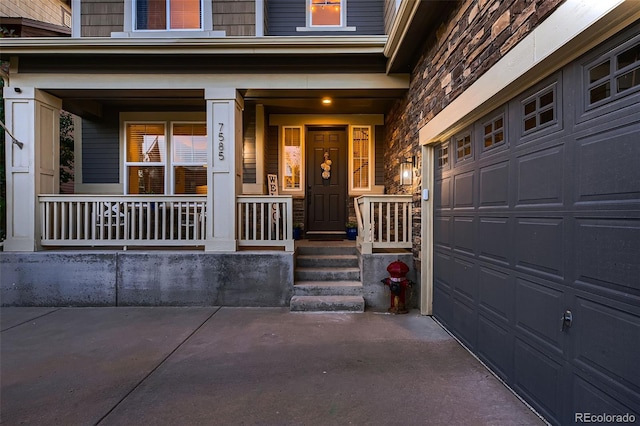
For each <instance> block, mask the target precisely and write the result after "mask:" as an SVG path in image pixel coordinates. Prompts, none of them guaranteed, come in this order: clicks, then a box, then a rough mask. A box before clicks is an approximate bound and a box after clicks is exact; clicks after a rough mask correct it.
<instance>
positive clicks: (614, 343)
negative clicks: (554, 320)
mask: <svg viewBox="0 0 640 426" xmlns="http://www.w3.org/2000/svg"><path fill="white" fill-rule="evenodd" d="M587 297H588V298H587ZM594 299H596V298H594V297H591V296H588V295H587V294H586V295H585V296H582V297H581V296H577V297H576V300H575V302H574V303H572V306H573V307H574V308H573V314H574V322H575V324H576V327H572V328H571V329H570V338H571V339H572V340H573V342H574V345H573V350H574V352H573V357H572V358H573V361H574V363H575V365H576V366H577V367H578V368H580V369H582V370H584V371H587V372H589V373H590V374H591V375H594V376H596V377H598V378H599V379H600V380H601V381H603V382H605V383H616V386H623V387H626V388H628V389H629V390H630V391H631V392H634V393H635V394H636V395H640V368H638V361H639V358H638V357H639V354H640V307H638V306H636V307H631V306H629V305H624V304H616V305H614V304H612V303H611V302H608V301H607V299H600V300H594ZM578 324H579V327H578V326H577V325H578Z"/></svg>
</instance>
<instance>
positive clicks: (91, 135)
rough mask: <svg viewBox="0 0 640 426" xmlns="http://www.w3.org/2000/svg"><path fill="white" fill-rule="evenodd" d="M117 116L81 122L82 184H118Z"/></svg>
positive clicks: (106, 116) (109, 115)
mask: <svg viewBox="0 0 640 426" xmlns="http://www.w3.org/2000/svg"><path fill="white" fill-rule="evenodd" d="M118 128H119V121H118V114H108V115H107V114H106V115H105V116H104V117H102V118H101V119H96V120H92V119H86V118H85V119H83V120H82V183H118V182H119V181H120V150H119V145H120V143H119V138H118Z"/></svg>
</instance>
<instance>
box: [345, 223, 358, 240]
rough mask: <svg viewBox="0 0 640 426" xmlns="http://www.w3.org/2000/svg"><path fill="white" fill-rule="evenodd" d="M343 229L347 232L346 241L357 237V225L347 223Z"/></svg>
mask: <svg viewBox="0 0 640 426" xmlns="http://www.w3.org/2000/svg"><path fill="white" fill-rule="evenodd" d="M345 227H346V230H347V239H348V240H355V239H356V237H357V236H358V224H357V223H356V222H347V223H346V224H345Z"/></svg>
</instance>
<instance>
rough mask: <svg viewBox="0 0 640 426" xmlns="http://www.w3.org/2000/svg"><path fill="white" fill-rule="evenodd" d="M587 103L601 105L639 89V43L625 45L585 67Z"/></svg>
mask: <svg viewBox="0 0 640 426" xmlns="http://www.w3.org/2000/svg"><path fill="white" fill-rule="evenodd" d="M585 71H586V75H587V91H588V96H587V103H588V105H590V106H591V105H594V104H598V105H599V104H602V103H606V102H607V101H610V100H612V99H616V98H617V97H618V96H624V95H626V94H627V93H631V92H632V90H631V89H634V88H635V89H638V88H639V87H640V43H638V42H637V41H636V43H635V44H631V45H629V44H626V45H623V46H621V47H620V48H618V49H615V50H614V51H612V52H610V53H608V54H607V55H606V56H605V57H604V58H603V57H600V58H599V59H598V60H597V61H595V62H593V63H591V64H589V65H587V66H586V70H585Z"/></svg>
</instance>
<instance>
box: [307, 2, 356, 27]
mask: <svg viewBox="0 0 640 426" xmlns="http://www.w3.org/2000/svg"><path fill="white" fill-rule="evenodd" d="M306 2H307V26H306V27H297V28H296V30H297V31H355V30H356V27H347V0H306Z"/></svg>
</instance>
